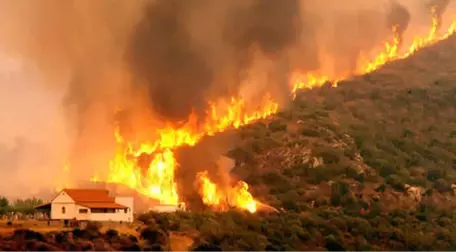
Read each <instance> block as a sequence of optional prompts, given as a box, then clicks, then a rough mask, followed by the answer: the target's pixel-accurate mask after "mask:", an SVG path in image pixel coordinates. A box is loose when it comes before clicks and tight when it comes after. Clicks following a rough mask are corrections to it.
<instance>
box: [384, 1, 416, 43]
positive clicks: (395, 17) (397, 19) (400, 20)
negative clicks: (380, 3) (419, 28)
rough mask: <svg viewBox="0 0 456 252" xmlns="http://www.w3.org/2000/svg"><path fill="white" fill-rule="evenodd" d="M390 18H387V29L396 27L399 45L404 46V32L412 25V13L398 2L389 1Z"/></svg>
mask: <svg viewBox="0 0 456 252" xmlns="http://www.w3.org/2000/svg"><path fill="white" fill-rule="evenodd" d="M388 10H389V11H388V18H387V28H390V29H391V27H394V26H396V28H397V30H396V31H397V34H398V35H399V43H400V45H401V44H402V41H403V36H404V32H405V31H406V30H407V27H408V25H409V23H410V18H411V16H410V12H409V10H408V9H407V8H406V7H405V6H404V5H402V4H401V3H399V2H398V1H397V0H390V1H389V8H388Z"/></svg>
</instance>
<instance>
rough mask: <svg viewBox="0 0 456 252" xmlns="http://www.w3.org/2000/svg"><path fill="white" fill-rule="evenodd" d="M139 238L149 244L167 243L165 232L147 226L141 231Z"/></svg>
mask: <svg viewBox="0 0 456 252" xmlns="http://www.w3.org/2000/svg"><path fill="white" fill-rule="evenodd" d="M140 236H141V239H143V240H146V241H147V242H148V243H149V244H161V245H166V244H168V239H169V238H168V236H167V235H166V233H165V232H163V231H162V230H160V229H157V228H151V227H147V228H145V229H143V230H142V231H141V235H140Z"/></svg>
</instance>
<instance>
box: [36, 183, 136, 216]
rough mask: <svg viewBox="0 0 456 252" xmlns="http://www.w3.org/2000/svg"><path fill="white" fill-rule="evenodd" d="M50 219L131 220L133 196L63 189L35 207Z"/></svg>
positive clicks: (92, 190) (101, 191)
mask: <svg viewBox="0 0 456 252" xmlns="http://www.w3.org/2000/svg"><path fill="white" fill-rule="evenodd" d="M36 210H38V211H46V212H48V214H49V216H50V219H51V220H78V221H118V222H132V221H133V197H111V196H110V195H109V191H108V190H105V189H63V190H62V191H60V192H59V193H58V194H57V196H55V197H54V199H53V200H52V201H51V202H50V203H47V204H43V205H40V206H37V207H36Z"/></svg>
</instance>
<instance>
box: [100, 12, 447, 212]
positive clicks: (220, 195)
mask: <svg viewBox="0 0 456 252" xmlns="http://www.w3.org/2000/svg"><path fill="white" fill-rule="evenodd" d="M432 14H433V16H432V17H433V25H432V27H431V29H430V31H429V34H428V35H427V36H424V37H417V38H415V39H414V40H413V43H412V45H410V47H408V49H407V50H406V52H405V53H402V54H401V53H400V52H399V51H400V48H399V47H400V45H401V44H402V41H400V37H399V34H398V32H397V26H394V27H393V28H392V31H393V33H392V35H393V38H392V40H391V41H389V42H387V43H385V45H384V49H383V50H382V51H381V52H380V53H378V54H377V55H376V56H375V57H373V59H372V60H367V61H361V62H362V63H361V64H360V67H358V70H357V71H355V73H353V74H363V73H369V72H372V71H374V70H376V69H378V68H379V67H381V66H383V65H385V64H386V63H388V62H391V61H394V60H398V59H402V58H406V57H409V56H410V55H412V54H413V53H415V52H416V51H417V50H419V49H421V48H423V47H425V46H428V45H431V44H433V43H435V42H437V41H439V40H443V39H446V38H448V37H449V36H450V35H451V34H453V33H454V32H455V28H456V19H455V20H454V21H453V22H452V25H451V27H450V28H449V29H448V31H447V32H446V33H444V34H442V35H440V36H439V35H438V31H437V28H438V27H439V25H440V24H439V23H438V20H439V19H438V18H437V17H436V13H435V9H433V11H432ZM347 77H349V76H348V75H345V74H344V75H341V76H329V75H325V74H320V73H316V72H312V73H302V72H299V71H296V72H295V73H293V74H292V76H291V79H290V83H291V90H290V91H291V95H292V96H293V97H296V92H297V91H298V90H300V89H312V88H315V87H320V86H322V85H324V84H325V83H332V84H333V86H337V83H338V81H340V80H343V79H345V78H347ZM278 108H279V104H278V103H277V102H275V101H274V100H272V99H271V97H270V96H267V97H265V100H264V102H263V104H262V106H261V107H260V108H259V109H256V110H255V111H253V112H251V113H247V112H246V111H247V108H246V105H245V101H244V99H242V98H235V97H233V98H231V99H230V100H228V101H225V103H210V110H209V111H207V114H206V117H205V118H203V119H202V120H199V119H200V118H197V117H196V115H194V114H191V115H190V116H189V118H188V120H187V123H185V124H184V125H183V126H174V125H169V126H167V127H164V128H160V129H156V132H157V135H158V139H155V140H154V141H151V142H148V143H143V142H141V143H138V142H135V141H128V140H126V139H125V138H124V137H123V136H122V135H121V133H120V131H119V129H117V130H116V132H115V138H116V141H117V144H118V148H117V151H116V154H115V156H114V158H113V159H112V161H111V163H110V170H109V175H108V178H107V179H105V180H106V181H107V182H111V183H118V184H123V185H127V186H128V187H130V188H132V189H134V190H136V191H138V192H139V193H141V194H144V195H146V196H148V197H150V198H153V199H156V200H159V201H160V202H162V203H164V204H178V203H179V201H180V200H181V199H179V195H178V192H177V189H176V182H175V177H174V174H175V170H176V169H177V168H178V166H179V164H178V163H177V162H176V159H175V157H174V153H173V150H174V149H175V148H178V147H180V146H184V145H187V146H193V145H195V144H196V143H197V142H198V141H199V140H200V139H201V138H202V137H204V136H207V135H213V134H215V133H217V132H222V131H224V130H226V129H228V128H238V127H240V126H242V125H245V124H248V123H250V122H252V121H255V120H258V119H261V118H265V117H268V116H270V115H272V114H274V113H276V112H277V111H278ZM201 121H202V123H201ZM144 154H146V155H149V156H150V157H152V161H151V162H148V165H147V167H141V165H140V163H141V162H140V159H141V157H142V156H143V155H144ZM203 169H204V168H203ZM94 180H97V181H98V180H100V178H99V177H96V178H94ZM196 183H197V186H198V189H199V193H200V196H201V198H202V201H203V203H204V204H206V205H208V206H211V207H212V208H214V209H216V210H227V209H228V208H230V207H237V208H241V209H245V210H248V211H250V212H255V211H256V210H257V204H258V201H256V200H255V199H254V198H253V196H252V195H251V194H250V193H249V191H248V185H247V184H246V183H245V182H243V181H239V182H238V183H237V184H235V186H232V187H228V188H224V187H221V186H219V185H217V184H216V183H214V182H213V181H211V180H210V178H209V176H208V173H207V171H206V172H202V173H199V174H198V175H197V178H196Z"/></svg>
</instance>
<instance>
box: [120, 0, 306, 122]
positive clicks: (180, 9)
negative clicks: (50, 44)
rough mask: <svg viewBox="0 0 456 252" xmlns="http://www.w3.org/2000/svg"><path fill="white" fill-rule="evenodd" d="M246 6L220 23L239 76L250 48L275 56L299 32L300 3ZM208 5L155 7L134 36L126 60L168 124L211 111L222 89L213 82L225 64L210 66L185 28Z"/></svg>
mask: <svg viewBox="0 0 456 252" xmlns="http://www.w3.org/2000/svg"><path fill="white" fill-rule="evenodd" d="M247 2H248V3H249V4H248V5H247V6H245V5H244V6H238V7H237V8H233V10H232V11H230V13H228V14H227V18H226V19H225V20H224V21H223V22H222V23H221V24H220V29H222V31H223V32H222V34H223V40H224V41H225V43H226V44H225V45H223V46H220V50H225V48H226V46H228V47H230V48H231V49H232V50H230V53H231V54H232V55H231V57H230V58H231V59H233V62H232V64H234V65H235V66H237V70H236V73H235V75H242V71H244V70H245V69H246V68H248V66H249V65H250V64H251V59H250V57H249V56H250V55H249V51H248V49H249V47H250V46H251V45H257V46H259V48H260V49H261V50H262V51H263V52H264V53H265V54H266V55H267V56H270V57H275V56H276V55H277V54H280V53H282V52H283V50H284V49H285V48H288V47H290V46H292V45H293V44H294V43H295V42H296V41H297V38H298V34H299V26H298V21H299V20H300V18H299V13H300V11H299V1H297V0H290V1H274V0H255V1H250V2H249V1H247ZM207 3H209V1H202V0H193V1H179V0H164V1H157V2H154V3H151V4H149V6H148V7H147V9H146V10H145V12H144V16H143V17H142V19H141V20H140V22H139V24H138V25H137V26H136V29H135V32H134V34H133V37H132V42H131V48H130V52H127V57H128V59H129V61H130V63H131V67H132V70H133V72H134V73H135V74H136V80H135V84H136V85H138V87H139V88H141V89H144V92H147V94H148V98H149V100H150V106H151V107H152V108H153V110H154V111H155V112H157V113H158V114H159V115H160V116H162V117H163V118H166V119H167V120H171V121H180V120H185V119H186V118H187V117H188V115H189V114H190V113H191V112H192V111H193V112H196V113H197V114H199V115H201V114H203V113H204V112H205V110H206V109H207V104H208V103H207V101H208V98H209V97H208V90H211V89H212V87H213V86H215V85H221V84H220V83H214V81H213V80H214V76H215V75H217V74H218V72H219V71H220V68H222V67H224V66H225V64H226V62H215V64H214V62H212V64H211V65H209V63H208V60H207V59H208V56H207V52H206V51H205V50H204V48H198V45H197V44H195V43H194V42H193V41H192V39H191V34H190V32H191V31H190V30H189V29H188V26H187V25H186V21H187V20H188V15H189V13H190V12H191V11H192V10H194V9H195V8H198V7H199V6H200V5H201V4H207ZM206 21H207V22H211V20H206ZM206 35H207V36H210V34H206ZM238 84H239V83H229V84H226V85H233V86H235V85H238ZM219 89H220V88H219ZM221 90H226V89H223V88H222V89H221ZM219 95H223V94H219Z"/></svg>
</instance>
